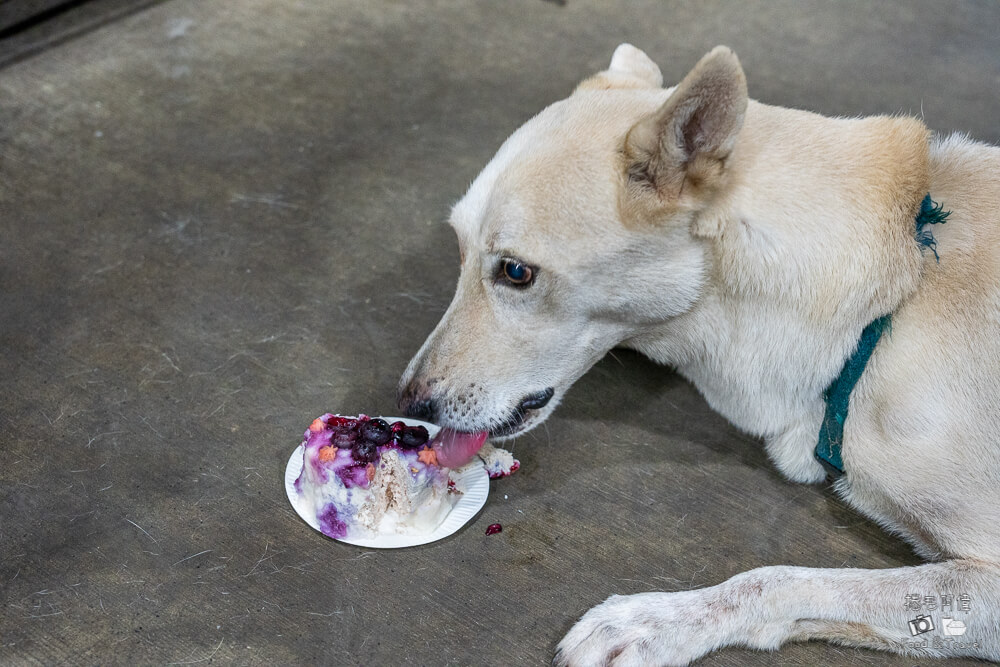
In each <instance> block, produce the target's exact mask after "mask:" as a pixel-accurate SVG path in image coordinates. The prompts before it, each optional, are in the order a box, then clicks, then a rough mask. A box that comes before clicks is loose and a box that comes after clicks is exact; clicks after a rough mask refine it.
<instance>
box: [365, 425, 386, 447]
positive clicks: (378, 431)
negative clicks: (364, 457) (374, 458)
mask: <svg viewBox="0 0 1000 667" xmlns="http://www.w3.org/2000/svg"><path fill="white" fill-rule="evenodd" d="M361 435H362V436H363V437H364V439H365V440H367V441H368V442H371V443H373V444H375V445H377V446H381V445H384V444H385V443H387V442H389V441H390V440H392V429H391V428H389V424H387V423H386V421H385V420H384V419H372V420H371V421H367V422H364V423H363V424H361Z"/></svg>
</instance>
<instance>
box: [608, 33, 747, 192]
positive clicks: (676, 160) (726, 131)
mask: <svg viewBox="0 0 1000 667" xmlns="http://www.w3.org/2000/svg"><path fill="white" fill-rule="evenodd" d="M746 108H747V81H746V76H745V75H744V74H743V68H742V67H741V66H740V61H739V59H737V57H736V54H735V53H733V52H732V51H731V50H730V49H728V48H726V47H724V46H717V47H716V48H714V49H712V51H711V52H709V53H708V54H707V55H706V56H704V57H703V58H702V59H701V60H700V61H699V62H698V64H697V65H695V67H694V69H692V70H691V72H690V73H689V74H688V75H687V76H686V77H684V80H683V81H681V83H680V85H678V86H677V88H676V89H675V90H674V92H673V94H671V95H670V97H669V98H667V101H666V102H665V103H664V104H663V106H662V107H660V108H659V109H658V110H657V111H655V112H653V113H652V114H651V115H649V116H647V117H646V118H644V119H642V120H640V121H639V122H638V123H636V124H635V125H634V126H633V127H632V129H631V130H629V133H628V136H627V137H626V139H625V156H626V159H627V161H628V162H627V169H628V175H629V180H630V182H632V183H636V184H638V185H641V186H643V187H645V188H647V189H648V188H652V189H653V190H654V191H655V192H656V194H657V195H659V197H660V199H661V200H675V201H676V200H677V199H678V198H679V197H680V195H681V194H682V193H684V192H685V190H687V193H688V194H690V195H694V196H697V195H698V192H699V191H704V190H705V189H706V188H707V189H713V186H714V185H715V184H716V183H717V181H718V180H719V177H720V176H721V174H722V172H723V169H724V166H725V160H726V158H727V157H729V154H730V152H731V151H732V149H733V146H734V144H735V143H736V136H737V135H738V134H739V131H740V129H741V128H742V127H743V116H744V114H745V113H746ZM688 185H690V186H692V187H691V188H688V187H687V186H688Z"/></svg>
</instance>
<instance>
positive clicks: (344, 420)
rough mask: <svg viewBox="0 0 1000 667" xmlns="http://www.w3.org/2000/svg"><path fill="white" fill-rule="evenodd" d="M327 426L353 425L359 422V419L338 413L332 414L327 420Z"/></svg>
mask: <svg viewBox="0 0 1000 667" xmlns="http://www.w3.org/2000/svg"><path fill="white" fill-rule="evenodd" d="M326 423H327V426H329V427H330V428H333V427H335V426H351V425H352V424H355V423H357V420H355V419H352V418H350V417H338V416H336V415H330V418H329V419H327V420H326Z"/></svg>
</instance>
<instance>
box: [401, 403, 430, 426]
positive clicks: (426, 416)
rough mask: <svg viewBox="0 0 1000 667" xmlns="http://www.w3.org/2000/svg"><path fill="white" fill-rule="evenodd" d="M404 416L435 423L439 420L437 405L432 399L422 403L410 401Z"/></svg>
mask: <svg viewBox="0 0 1000 667" xmlns="http://www.w3.org/2000/svg"><path fill="white" fill-rule="evenodd" d="M403 414H404V415H406V416H407V417H412V418H413V419H420V420H422V421H425V422H431V423H434V421H435V420H436V419H437V404H436V403H435V402H434V400H433V399H430V398H428V399H425V400H422V401H409V402H408V403H407V404H406V406H405V408H404V411H403Z"/></svg>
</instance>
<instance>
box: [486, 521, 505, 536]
mask: <svg viewBox="0 0 1000 667" xmlns="http://www.w3.org/2000/svg"><path fill="white" fill-rule="evenodd" d="M500 532H503V526H501V525H500V524H499V523H491V524H490V525H488V526H486V534H487V535H496V534H497V533H500Z"/></svg>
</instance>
